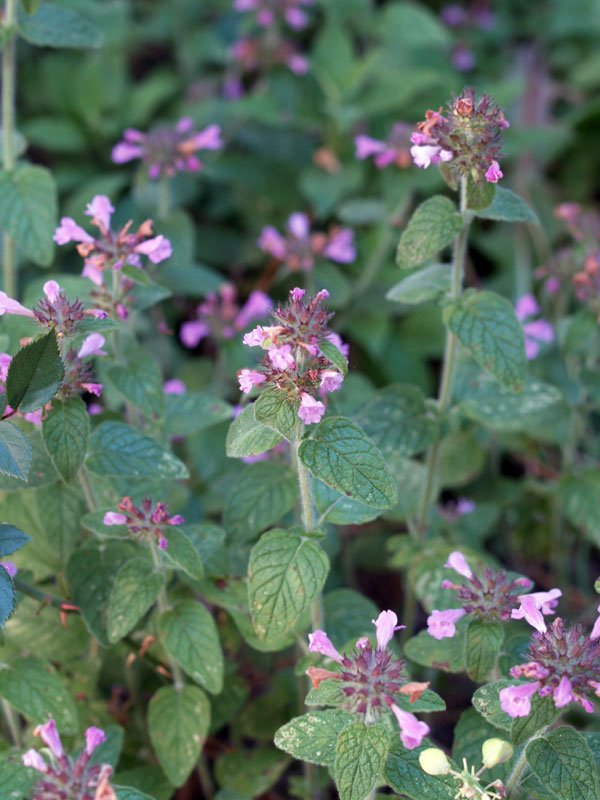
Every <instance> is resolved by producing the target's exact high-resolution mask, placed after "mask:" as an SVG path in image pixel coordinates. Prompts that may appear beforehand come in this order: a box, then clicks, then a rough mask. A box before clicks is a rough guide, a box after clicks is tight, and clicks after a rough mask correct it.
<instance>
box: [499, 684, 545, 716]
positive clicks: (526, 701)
mask: <svg viewBox="0 0 600 800" xmlns="http://www.w3.org/2000/svg"><path fill="white" fill-rule="evenodd" d="M539 688H540V683H539V681H535V683H522V684H521V685H520V686H507V687H506V689H501V690H500V694H499V697H500V708H501V709H502V711H505V712H506V713H507V714H508V715H509V716H510V717H513V718H514V717H526V716H528V714H529V712H530V711H531V698H532V697H533V695H534V694H535V693H536V692H537V690H538V689H539Z"/></svg>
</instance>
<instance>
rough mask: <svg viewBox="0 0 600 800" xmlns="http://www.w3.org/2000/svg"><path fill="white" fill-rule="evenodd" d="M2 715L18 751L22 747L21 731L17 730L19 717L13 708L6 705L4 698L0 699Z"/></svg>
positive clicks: (8, 704)
mask: <svg viewBox="0 0 600 800" xmlns="http://www.w3.org/2000/svg"><path fill="white" fill-rule="evenodd" d="M1 702H2V713H3V714H4V720H5V722H6V726H7V728H8V730H9V731H10V736H11V739H12V740H13V743H14V745H15V747H16V748H17V749H19V750H21V748H22V747H23V743H22V741H21V730H20V728H19V717H18V716H17V714H16V712H15V710H14V708H13V707H12V706H11V705H10V703H7V702H6V700H5V699H4V698H2V701H1Z"/></svg>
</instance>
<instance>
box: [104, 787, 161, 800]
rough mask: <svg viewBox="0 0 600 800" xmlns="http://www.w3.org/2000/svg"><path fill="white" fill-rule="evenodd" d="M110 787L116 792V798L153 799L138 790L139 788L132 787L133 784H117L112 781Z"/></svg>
mask: <svg viewBox="0 0 600 800" xmlns="http://www.w3.org/2000/svg"><path fill="white" fill-rule="evenodd" d="M112 788H113V789H114V790H115V792H116V793H117V800H154V797H151V795H149V794H146V793H145V792H140V790H139V789H134V788H133V786H117V784H116V783H113V784H112Z"/></svg>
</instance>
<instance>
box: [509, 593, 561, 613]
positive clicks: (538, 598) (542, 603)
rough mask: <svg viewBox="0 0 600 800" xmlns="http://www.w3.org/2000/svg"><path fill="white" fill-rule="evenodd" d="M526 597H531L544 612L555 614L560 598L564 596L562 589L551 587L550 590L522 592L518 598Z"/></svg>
mask: <svg viewBox="0 0 600 800" xmlns="http://www.w3.org/2000/svg"><path fill="white" fill-rule="evenodd" d="M524 597H531V598H532V600H534V602H535V604H536V606H537V607H538V608H539V609H540V611H541V612H542V614H554V612H555V610H556V606H557V605H558V598H559V597H562V592H561V590H560V589H550V591H549V592H532V593H531V594H529V595H523V594H520V595H519V596H518V600H523V598H524Z"/></svg>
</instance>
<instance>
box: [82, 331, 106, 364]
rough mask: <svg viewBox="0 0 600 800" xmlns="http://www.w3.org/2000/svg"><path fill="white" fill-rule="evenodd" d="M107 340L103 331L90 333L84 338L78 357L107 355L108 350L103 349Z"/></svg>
mask: <svg viewBox="0 0 600 800" xmlns="http://www.w3.org/2000/svg"><path fill="white" fill-rule="evenodd" d="M105 341H106V340H105V338H104V336H102V334H101V333H90V335H89V336H86V338H85V339H84V340H83V342H82V344H81V347H80V348H79V352H78V353H77V356H78V358H85V357H86V356H105V355H106V351H105V350H102V346H103V345H104V342H105Z"/></svg>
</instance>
